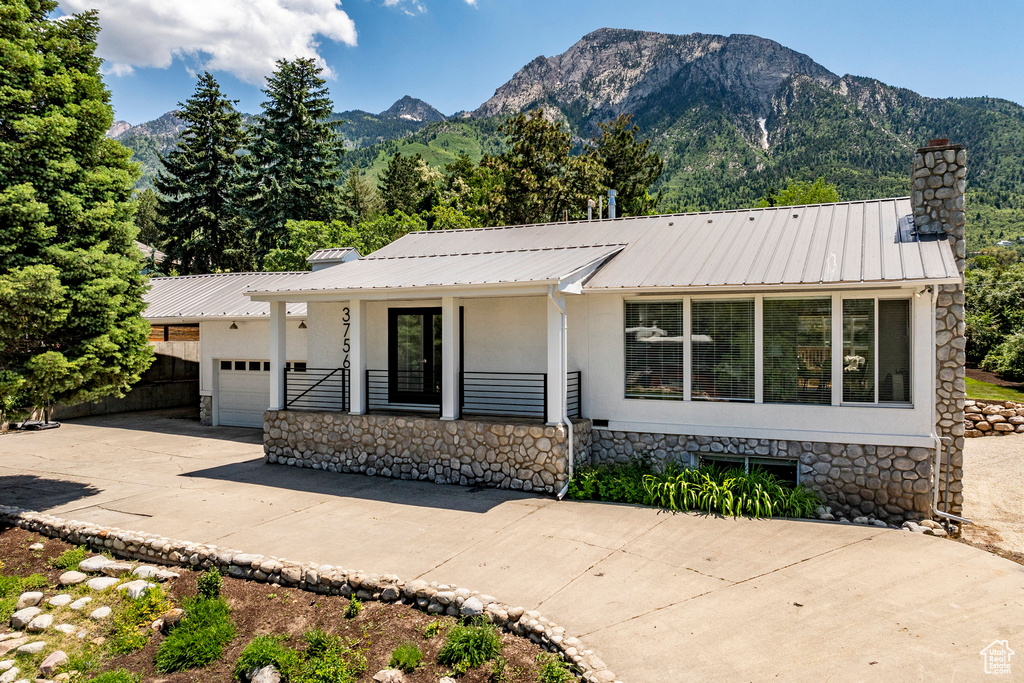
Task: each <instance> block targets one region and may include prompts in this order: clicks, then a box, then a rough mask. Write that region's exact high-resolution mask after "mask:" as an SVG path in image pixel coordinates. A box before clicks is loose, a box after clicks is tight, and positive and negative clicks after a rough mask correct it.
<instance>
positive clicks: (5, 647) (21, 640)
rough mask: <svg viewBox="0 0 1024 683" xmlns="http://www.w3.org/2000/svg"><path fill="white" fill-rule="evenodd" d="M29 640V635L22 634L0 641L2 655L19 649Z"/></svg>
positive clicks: (0, 654) (0, 653)
mask: <svg viewBox="0 0 1024 683" xmlns="http://www.w3.org/2000/svg"><path fill="white" fill-rule="evenodd" d="M27 642H28V636H21V635H20V636H18V637H17V638H12V639H10V640H5V641H4V642H2V643H0V657H2V656H3V655H5V654H7V653H8V652H11V651H12V650H17V649H18V648H19V647H21V646H22V645H24V644H25V643H27Z"/></svg>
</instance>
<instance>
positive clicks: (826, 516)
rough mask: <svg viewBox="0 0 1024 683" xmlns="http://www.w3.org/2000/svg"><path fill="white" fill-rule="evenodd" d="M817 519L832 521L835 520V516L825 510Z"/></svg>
mask: <svg viewBox="0 0 1024 683" xmlns="http://www.w3.org/2000/svg"><path fill="white" fill-rule="evenodd" d="M818 519H820V520H821V521H823V522H834V521H835V520H836V518H835V516H834V515H833V514H832V513H831V512H826V513H825V514H823V515H819V516H818Z"/></svg>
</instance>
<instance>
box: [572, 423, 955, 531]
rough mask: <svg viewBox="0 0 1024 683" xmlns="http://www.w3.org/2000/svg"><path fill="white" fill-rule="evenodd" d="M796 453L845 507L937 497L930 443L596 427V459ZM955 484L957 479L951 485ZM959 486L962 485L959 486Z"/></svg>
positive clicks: (827, 496)
mask: <svg viewBox="0 0 1024 683" xmlns="http://www.w3.org/2000/svg"><path fill="white" fill-rule="evenodd" d="M701 455H709V456H725V457H728V456H735V457H741V456H748V457H759V458H778V459H780V460H795V461H796V462H797V463H798V465H797V466H798V467H799V471H800V481H801V483H802V484H804V486H807V487H808V488H810V489H812V490H814V491H816V492H817V493H818V494H819V496H820V497H821V498H822V499H823V501H824V502H825V504H826V505H829V506H830V507H832V509H833V511H835V512H837V513H839V514H837V515H836V516H839V515H845V516H849V517H851V518H852V517H858V516H863V515H873V516H874V517H877V518H878V519H883V520H886V521H888V522H890V523H893V524H898V523H900V522H903V521H907V520H918V519H922V518H924V517H927V516H928V512H929V510H930V507H931V502H932V494H931V491H932V483H931V473H932V463H933V462H934V457H935V451H934V450H933V449H931V448H902V447H898V446H869V445H862V444H841V443H819V442H808V441H784V440H779V439H744V438H737V437H721V436H688V435H676V434H649V433H636V432H617V431H611V430H605V429H599V428H598V429H594V431H593V435H592V443H591V445H590V460H591V464H595V465H596V464H601V463H626V462H629V460H630V459H632V458H638V457H639V458H647V459H650V460H651V461H653V462H654V463H655V464H656V465H657V464H658V463H663V462H675V463H678V464H680V465H682V466H689V465H691V463H692V464H696V463H693V462H692V461H693V458H694V457H695V456H697V457H699V456H701ZM951 490H953V487H952V486H951ZM956 490H959V489H956Z"/></svg>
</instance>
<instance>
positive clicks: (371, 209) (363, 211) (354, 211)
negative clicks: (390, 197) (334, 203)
mask: <svg viewBox="0 0 1024 683" xmlns="http://www.w3.org/2000/svg"><path fill="white" fill-rule="evenodd" d="M339 202H340V205H341V215H342V217H343V218H344V220H345V222H346V223H348V224H349V225H351V226H356V225H359V224H360V223H363V222H365V221H371V220H373V219H374V218H376V217H377V216H379V215H380V213H381V211H383V204H382V202H381V197H380V193H379V192H377V188H376V187H374V184H373V181H371V180H370V179H369V178H367V177H366V174H365V173H363V172H362V171H361V170H360V169H358V168H355V167H353V168H351V169H349V172H348V175H347V176H345V182H344V183H343V184H342V186H341V197H340V199H339Z"/></svg>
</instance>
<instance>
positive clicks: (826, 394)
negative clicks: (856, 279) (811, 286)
mask: <svg viewBox="0 0 1024 683" xmlns="http://www.w3.org/2000/svg"><path fill="white" fill-rule="evenodd" d="M764 402H765V403H803V404H812V405H829V404H830V403H831V402H832V299H831V298H829V299H765V300H764Z"/></svg>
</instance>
